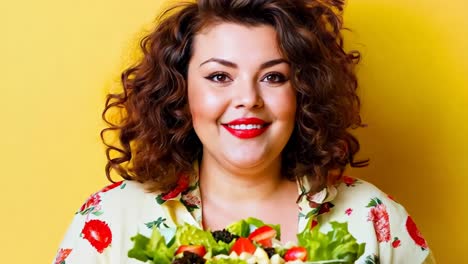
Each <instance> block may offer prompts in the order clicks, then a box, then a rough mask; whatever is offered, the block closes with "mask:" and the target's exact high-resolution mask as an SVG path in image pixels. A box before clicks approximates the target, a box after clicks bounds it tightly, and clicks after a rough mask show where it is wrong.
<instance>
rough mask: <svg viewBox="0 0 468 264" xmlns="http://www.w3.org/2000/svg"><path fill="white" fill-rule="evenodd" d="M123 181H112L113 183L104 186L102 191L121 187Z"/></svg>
mask: <svg viewBox="0 0 468 264" xmlns="http://www.w3.org/2000/svg"><path fill="white" fill-rule="evenodd" d="M123 182H124V181H119V182H114V183H112V184H111V185H108V186H106V187H104V188H103V189H102V190H101V192H103V193H105V192H108V191H110V190H112V189H114V188H117V187H119V186H120V185H122V183H123Z"/></svg>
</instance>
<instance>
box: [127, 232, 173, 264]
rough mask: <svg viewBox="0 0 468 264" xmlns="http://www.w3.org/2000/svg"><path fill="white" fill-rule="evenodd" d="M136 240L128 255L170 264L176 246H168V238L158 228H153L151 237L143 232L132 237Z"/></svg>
mask: <svg viewBox="0 0 468 264" xmlns="http://www.w3.org/2000/svg"><path fill="white" fill-rule="evenodd" d="M131 239H132V241H133V242H134V245H133V248H132V249H130V250H129V251H128V257H129V258H134V259H138V260H140V261H143V262H146V261H148V260H151V261H153V262H154V263H161V264H170V263H171V260H172V258H173V256H174V252H175V249H176V248H175V246H172V247H168V246H167V245H166V240H165V239H164V237H163V236H162V235H161V233H160V232H159V230H158V228H153V233H152V234H151V238H147V237H145V236H143V235H141V234H137V235H136V236H134V237H132V238H131Z"/></svg>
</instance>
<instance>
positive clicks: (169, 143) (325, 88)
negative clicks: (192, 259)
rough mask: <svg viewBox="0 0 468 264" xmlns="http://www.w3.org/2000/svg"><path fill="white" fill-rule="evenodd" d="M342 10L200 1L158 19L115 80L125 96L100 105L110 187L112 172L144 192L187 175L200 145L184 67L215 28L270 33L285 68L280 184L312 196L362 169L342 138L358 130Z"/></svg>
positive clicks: (353, 59) (326, 2)
mask: <svg viewBox="0 0 468 264" xmlns="http://www.w3.org/2000/svg"><path fill="white" fill-rule="evenodd" d="M343 6H344V2H343V0H199V1H198V2H187V3H183V4H178V5H176V6H174V7H172V8H170V9H168V10H166V11H165V12H164V13H163V14H162V15H161V17H160V18H159V21H158V23H157V25H156V27H155V29H154V30H153V31H152V32H151V33H150V34H149V35H147V36H146V37H144V38H143V39H142V41H141V42H140V46H141V49H142V52H143V57H142V59H141V60H140V61H139V62H138V63H137V64H136V65H135V66H133V67H130V68H128V69H127V70H125V71H124V72H123V73H122V77H121V79H122V84H123V92H121V93H111V94H109V95H108V97H107V101H106V107H105V110H104V112H103V119H104V120H105V121H106V122H107V123H108V125H109V127H107V128H105V129H103V130H102V131H101V138H102V140H103V142H104V144H105V145H106V147H107V152H106V153H107V159H108V162H107V165H106V175H107V177H108V179H109V180H111V181H112V178H111V171H112V170H115V171H116V172H117V173H118V174H119V175H121V176H122V177H123V178H124V179H132V180H137V181H139V182H143V183H146V184H148V189H149V190H150V191H168V190H170V189H171V188H173V186H174V185H175V184H176V182H177V180H178V177H179V175H180V174H181V173H187V172H191V171H192V170H193V168H192V166H193V165H192V164H193V162H194V161H195V160H197V159H200V158H201V155H202V144H201V142H200V140H199V139H198V137H197V135H196V134H195V131H194V129H193V127H192V122H191V116H190V112H189V109H188V101H187V84H186V77H187V67H188V63H189V60H190V59H191V55H192V42H193V38H194V35H195V34H197V33H198V32H200V31H201V30H202V29H204V28H205V27H207V26H210V25H214V24H216V23H222V22H230V23H237V24H242V25H248V26H256V25H270V26H272V27H274V28H275V30H276V32H277V34H278V41H279V45H280V48H281V52H282V53H283V55H284V56H285V57H286V59H287V60H288V61H289V62H290V65H291V70H292V73H293V74H292V77H291V82H292V85H293V87H295V89H296V93H297V94H296V97H297V111H296V123H295V128H294V131H293V134H292V136H291V138H290V139H289V141H288V143H287V145H286V147H285V149H284V150H283V152H282V155H283V157H282V163H283V164H282V173H283V175H285V176H286V177H288V178H289V179H291V180H294V179H299V180H302V179H303V176H304V175H307V176H308V178H309V180H312V181H314V182H316V183H318V184H314V186H316V187H315V190H318V189H319V188H321V187H323V186H324V185H325V184H327V182H329V181H330V177H332V176H331V174H333V175H334V176H333V178H336V177H340V176H341V175H342V173H343V171H344V169H345V167H346V166H347V165H348V164H350V165H351V166H353V167H361V166H365V165H367V160H365V161H355V160H354V157H355V154H356V153H357V152H358V151H359V142H358V140H357V139H356V138H355V137H354V136H353V135H352V134H351V133H349V131H348V130H349V129H350V128H357V127H359V126H363V125H362V123H361V118H360V114H359V108H360V101H359V98H358V96H357V94H356V88H357V78H356V74H355V66H356V64H357V63H358V61H359V58H360V54H359V52H357V51H352V52H346V51H344V48H343V37H342V35H341V31H342V30H343V29H344V28H343V23H342V11H343ZM111 109H122V110H123V117H121V118H120V119H119V121H118V122H111V121H110V120H109V118H108V115H109V113H110V112H111ZM107 132H117V134H118V137H119V142H118V144H113V143H109V142H108V141H107V140H105V134H106V133H107ZM331 172H334V173H331ZM312 191H313V190H312Z"/></svg>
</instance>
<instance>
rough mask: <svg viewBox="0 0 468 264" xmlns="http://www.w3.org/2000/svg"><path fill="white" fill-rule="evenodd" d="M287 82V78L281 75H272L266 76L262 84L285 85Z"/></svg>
mask: <svg viewBox="0 0 468 264" xmlns="http://www.w3.org/2000/svg"><path fill="white" fill-rule="evenodd" d="M286 81H287V78H286V77H285V76H284V75H283V74H281V73H277V72H275V73H270V74H268V75H266V76H265V77H264V78H263V79H262V82H268V83H284V82H286Z"/></svg>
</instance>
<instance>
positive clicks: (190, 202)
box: [182, 193, 201, 207]
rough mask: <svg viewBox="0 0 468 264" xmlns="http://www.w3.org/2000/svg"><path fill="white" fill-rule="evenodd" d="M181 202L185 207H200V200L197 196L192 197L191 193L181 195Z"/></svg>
mask: <svg viewBox="0 0 468 264" xmlns="http://www.w3.org/2000/svg"><path fill="white" fill-rule="evenodd" d="M182 200H183V202H184V204H185V205H187V206H194V207H200V205H201V201H200V198H198V196H196V195H193V194H191V193H187V194H185V195H183V196H182Z"/></svg>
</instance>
